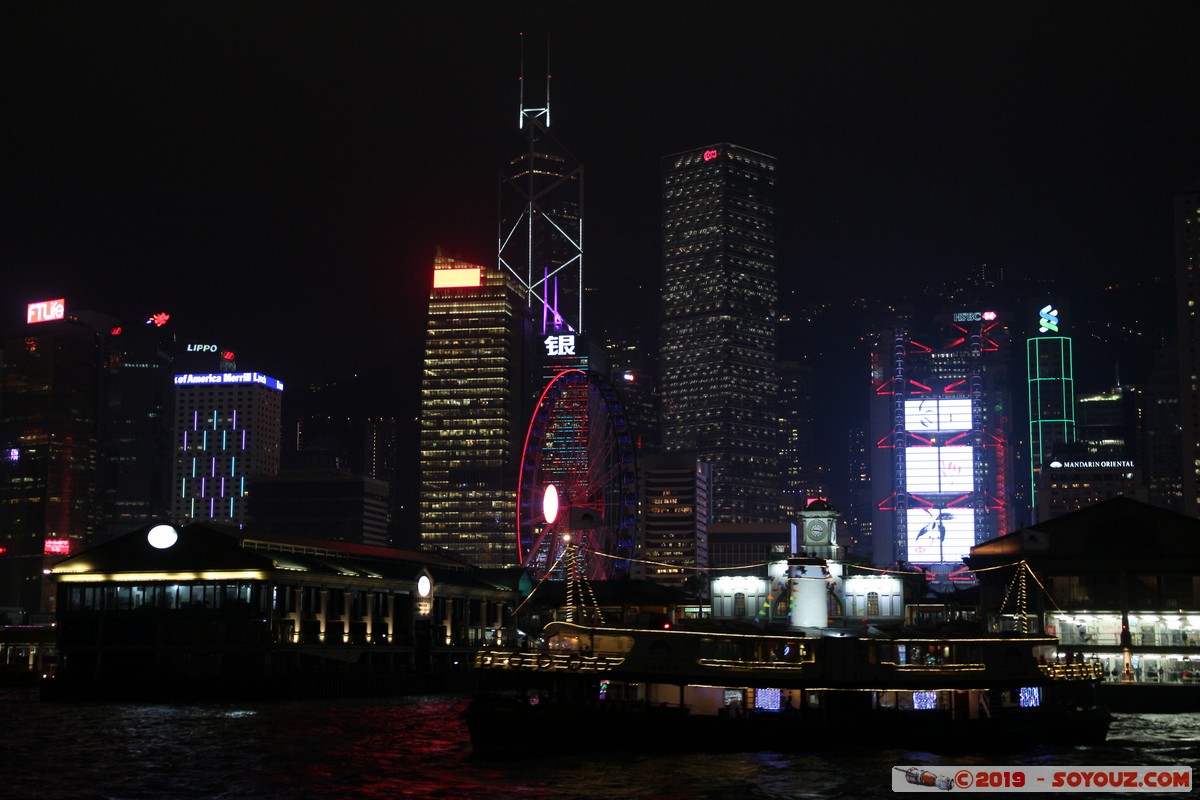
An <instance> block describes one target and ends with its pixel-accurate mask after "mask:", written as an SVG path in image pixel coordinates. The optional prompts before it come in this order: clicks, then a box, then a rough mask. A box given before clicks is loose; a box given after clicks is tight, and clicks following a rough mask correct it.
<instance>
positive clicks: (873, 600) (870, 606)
mask: <svg viewBox="0 0 1200 800" xmlns="http://www.w3.org/2000/svg"><path fill="white" fill-rule="evenodd" d="M867 616H869V617H877V616H879V592H867Z"/></svg>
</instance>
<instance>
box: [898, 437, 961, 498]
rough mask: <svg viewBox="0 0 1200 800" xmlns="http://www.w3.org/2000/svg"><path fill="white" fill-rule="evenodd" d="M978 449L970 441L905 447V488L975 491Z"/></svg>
mask: <svg viewBox="0 0 1200 800" xmlns="http://www.w3.org/2000/svg"><path fill="white" fill-rule="evenodd" d="M974 452H975V451H974V448H972V447H970V446H969V445H950V446H947V447H908V448H905V451H904V472H905V481H904V489H905V491H907V492H909V493H912V494H946V493H951V492H953V493H955V494H962V493H966V492H971V491H974V489H975V485H974V477H973V473H974V458H973V454H974Z"/></svg>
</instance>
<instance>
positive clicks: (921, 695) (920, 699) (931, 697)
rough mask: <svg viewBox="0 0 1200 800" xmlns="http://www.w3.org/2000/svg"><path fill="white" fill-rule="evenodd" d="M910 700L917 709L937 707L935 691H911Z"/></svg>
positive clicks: (931, 709)
mask: <svg viewBox="0 0 1200 800" xmlns="http://www.w3.org/2000/svg"><path fill="white" fill-rule="evenodd" d="M1021 691H1025V690H1024V689H1022V690H1021ZM912 702H913V708H915V709H917V710H920V711H933V710H935V709H937V692H913V699H912Z"/></svg>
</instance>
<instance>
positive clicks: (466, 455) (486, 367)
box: [420, 253, 527, 567]
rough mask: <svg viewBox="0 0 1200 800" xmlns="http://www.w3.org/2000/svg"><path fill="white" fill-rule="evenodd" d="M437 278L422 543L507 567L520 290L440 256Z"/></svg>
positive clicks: (491, 273) (424, 392)
mask: <svg viewBox="0 0 1200 800" xmlns="http://www.w3.org/2000/svg"><path fill="white" fill-rule="evenodd" d="M443 276H444V277H443ZM434 277H435V280H434V282H433V289H432V291H431V293H430V296H429V324H428V331H427V334H426V339H425V362H424V370H423V372H422V377H421V440H420V448H421V452H420V474H421V478H420V480H421V488H420V529H421V544H422V546H424V547H431V548H440V549H444V550H448V551H450V552H452V553H454V554H456V555H458V556H460V557H461V558H464V559H466V560H467V561H468V562H469V563H471V564H474V565H475V566H479V567H506V566H513V565H515V564H516V563H517V539H516V529H517V525H516V496H517V487H516V476H517V465H518V463H519V459H520V446H521V441H520V440H521V437H522V436H523V435H524V432H525V425H524V422H525V420H524V414H523V413H522V408H523V406H522V403H521V399H520V398H521V396H522V389H521V387H522V386H523V381H522V379H521V375H522V369H521V368H522V357H521V352H522V343H523V341H524V335H523V332H524V331H525V330H526V327H527V326H526V322H525V321H526V319H527V316H526V314H525V313H524V308H525V306H524V303H523V302H522V299H521V288H520V287H519V286H518V285H517V283H516V281H515V280H514V279H512V278H510V277H508V276H507V275H506V274H501V273H500V272H499V271H498V270H496V269H494V268H491V267H480V266H476V265H471V264H466V263H464V262H461V261H456V260H455V259H452V258H448V257H445V256H443V255H441V254H440V253H439V254H438V255H437V256H436V258H435V259H434Z"/></svg>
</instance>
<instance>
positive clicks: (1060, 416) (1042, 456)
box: [1026, 336, 1075, 509]
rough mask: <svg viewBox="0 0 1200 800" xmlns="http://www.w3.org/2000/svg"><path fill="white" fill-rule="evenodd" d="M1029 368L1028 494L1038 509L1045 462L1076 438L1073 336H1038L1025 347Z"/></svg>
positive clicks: (1031, 502) (1032, 503)
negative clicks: (1038, 495) (1060, 446)
mask: <svg viewBox="0 0 1200 800" xmlns="http://www.w3.org/2000/svg"><path fill="white" fill-rule="evenodd" d="M1026 355H1027V368H1028V371H1029V486H1030V489H1029V497H1030V505H1032V506H1033V507H1034V508H1035V509H1036V508H1037V483H1038V476H1039V475H1040V474H1041V472H1042V465H1043V464H1045V463H1048V462H1049V461H1050V456H1051V454H1052V453H1053V451H1054V446H1055V445H1056V444H1058V445H1062V444H1072V443H1074V441H1075V378H1074V375H1075V368H1074V364H1073V357H1072V353H1071V339H1070V338H1069V337H1067V336H1035V337H1033V338H1031V339H1030V340H1029V341H1028V343H1027V346H1026Z"/></svg>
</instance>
